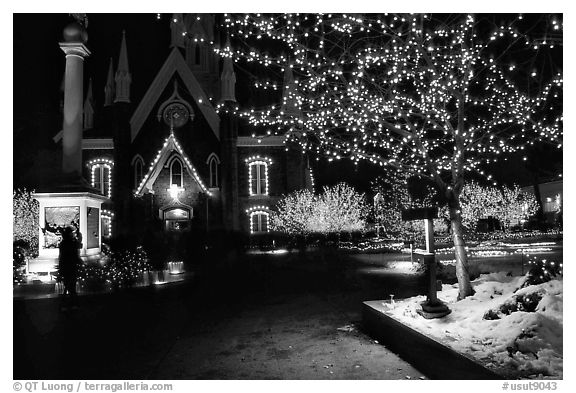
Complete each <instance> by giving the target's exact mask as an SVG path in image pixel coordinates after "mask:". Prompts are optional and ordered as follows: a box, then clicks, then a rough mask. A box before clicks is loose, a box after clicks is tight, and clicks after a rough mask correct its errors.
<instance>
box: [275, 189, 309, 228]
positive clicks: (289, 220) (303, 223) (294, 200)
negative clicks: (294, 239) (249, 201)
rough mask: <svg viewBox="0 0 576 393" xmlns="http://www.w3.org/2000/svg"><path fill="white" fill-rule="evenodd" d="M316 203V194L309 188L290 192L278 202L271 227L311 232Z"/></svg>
mask: <svg viewBox="0 0 576 393" xmlns="http://www.w3.org/2000/svg"><path fill="white" fill-rule="evenodd" d="M314 204H315V197H314V194H312V192H310V191H309V190H299V191H295V192H293V193H291V194H288V195H287V196H285V197H284V198H282V199H280V201H279V202H278V203H277V204H276V211H275V212H272V214H271V215H270V226H271V228H272V229H273V230H276V231H283V232H287V233H290V234H308V233H310V227H311V225H310V220H311V219H312V217H313V215H314Z"/></svg>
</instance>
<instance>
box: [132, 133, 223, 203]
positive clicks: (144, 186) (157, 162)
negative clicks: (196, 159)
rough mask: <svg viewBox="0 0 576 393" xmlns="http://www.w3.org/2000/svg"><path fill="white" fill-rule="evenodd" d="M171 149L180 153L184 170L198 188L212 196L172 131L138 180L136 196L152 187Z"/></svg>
mask: <svg viewBox="0 0 576 393" xmlns="http://www.w3.org/2000/svg"><path fill="white" fill-rule="evenodd" d="M173 151H176V152H178V154H180V156H182V159H183V161H184V164H185V167H186V170H187V171H188V173H189V174H190V176H191V177H192V178H193V179H194V180H195V181H196V183H198V185H199V186H200V189H201V190H202V191H204V192H205V193H206V194H208V195H209V196H212V193H211V192H210V190H208V188H207V187H206V186H205V185H204V182H202V179H200V176H199V175H198V172H197V171H196V168H194V166H193V165H192V163H191V162H190V159H189V158H188V156H186V154H185V153H184V150H182V147H181V146H180V144H179V143H178V141H177V140H176V137H175V136H174V134H173V133H170V136H169V137H168V138H166V140H165V141H164V145H163V146H162V149H160V151H159V152H158V154H157V155H156V158H155V159H154V161H153V162H152V165H150V169H149V170H148V173H147V174H146V176H144V178H143V179H142V182H140V185H139V186H138V188H137V189H136V192H135V193H134V194H135V195H136V196H138V197H140V196H142V195H144V194H145V193H146V191H148V190H151V189H152V186H153V185H154V183H155V182H156V179H157V178H158V175H160V172H161V171H162V168H163V167H164V165H165V164H166V161H167V160H168V159H169V158H170V155H171V153H172V152H173Z"/></svg>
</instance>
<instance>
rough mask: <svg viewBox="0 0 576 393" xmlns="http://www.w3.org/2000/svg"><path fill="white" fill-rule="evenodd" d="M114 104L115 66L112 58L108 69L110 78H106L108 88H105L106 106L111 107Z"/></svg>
mask: <svg viewBox="0 0 576 393" xmlns="http://www.w3.org/2000/svg"><path fill="white" fill-rule="evenodd" d="M113 103H114V65H113V64H112V58H110V66H109V67H108V77H107V78H106V86H104V106H105V107H106V106H110V105H112V104H113Z"/></svg>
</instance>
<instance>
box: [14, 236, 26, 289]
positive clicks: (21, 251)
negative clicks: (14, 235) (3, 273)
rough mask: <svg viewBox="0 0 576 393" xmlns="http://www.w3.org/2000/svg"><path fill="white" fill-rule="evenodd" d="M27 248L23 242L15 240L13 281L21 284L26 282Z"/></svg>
mask: <svg viewBox="0 0 576 393" xmlns="http://www.w3.org/2000/svg"><path fill="white" fill-rule="evenodd" d="M26 258H27V250H26V249H25V248H24V247H22V244H21V242H14V244H13V247H12V282H13V283H14V284H21V283H22V282H24V279H25V276H24V267H25V266H26Z"/></svg>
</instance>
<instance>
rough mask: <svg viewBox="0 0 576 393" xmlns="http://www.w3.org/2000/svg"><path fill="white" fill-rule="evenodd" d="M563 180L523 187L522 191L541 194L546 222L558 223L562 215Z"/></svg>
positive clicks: (536, 194)
mask: <svg viewBox="0 0 576 393" xmlns="http://www.w3.org/2000/svg"><path fill="white" fill-rule="evenodd" d="M562 183H563V182H562V180H555V181H549V182H545V183H540V184H538V185H537V187H538V190H535V189H534V186H527V187H523V188H522V191H523V192H527V193H532V194H534V195H535V196H536V197H538V195H540V203H541V206H542V210H543V213H544V217H545V219H546V222H548V223H551V224H553V223H556V222H557V221H558V219H559V217H561V215H562V210H563V201H564V196H563V192H562Z"/></svg>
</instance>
